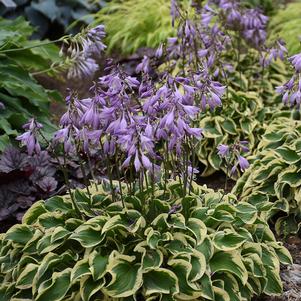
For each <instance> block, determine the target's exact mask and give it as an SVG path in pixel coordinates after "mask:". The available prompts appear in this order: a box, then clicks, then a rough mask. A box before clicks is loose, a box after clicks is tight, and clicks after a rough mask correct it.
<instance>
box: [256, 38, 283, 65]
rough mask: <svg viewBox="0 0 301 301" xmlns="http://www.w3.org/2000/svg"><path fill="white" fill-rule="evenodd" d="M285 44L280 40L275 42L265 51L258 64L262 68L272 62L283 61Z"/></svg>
mask: <svg viewBox="0 0 301 301" xmlns="http://www.w3.org/2000/svg"><path fill="white" fill-rule="evenodd" d="M287 52H288V51H287V49H286V46H285V42H284V41H283V40H282V39H279V40H277V41H276V42H275V43H274V45H273V46H272V47H269V48H267V49H266V51H265V52H263V55H262V56H261V58H260V64H261V65H262V66H264V67H266V66H269V65H270V64H271V62H272V61H276V60H277V59H280V60H282V61H284V59H285V56H286V55H287Z"/></svg>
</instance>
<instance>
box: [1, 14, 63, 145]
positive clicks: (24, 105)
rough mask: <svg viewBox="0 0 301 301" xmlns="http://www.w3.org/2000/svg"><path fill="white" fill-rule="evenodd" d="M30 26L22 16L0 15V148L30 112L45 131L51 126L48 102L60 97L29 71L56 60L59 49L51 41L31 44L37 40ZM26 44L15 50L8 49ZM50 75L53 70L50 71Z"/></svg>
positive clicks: (30, 116) (41, 68) (45, 67)
mask: <svg viewBox="0 0 301 301" xmlns="http://www.w3.org/2000/svg"><path fill="white" fill-rule="evenodd" d="M32 33H33V28H32V27H31V26H30V25H29V24H28V22H26V21H25V20H24V19H23V18H18V19H15V20H7V19H0V49H1V50H3V51H8V52H4V53H1V52H0V102H2V103H3V104H4V108H2V109H1V111H0V135H1V136H0V150H3V149H4V147H5V145H7V144H8V142H9V139H8V138H9V137H10V136H11V137H14V136H16V135H17V133H18V130H20V129H21V127H22V125H23V124H24V123H25V122H26V121H27V120H28V119H29V118H32V117H33V116H36V117H37V119H38V120H40V121H41V122H43V124H45V130H46V132H50V131H52V130H54V129H55V128H54V126H53V125H52V124H51V122H50V121H49V117H50V116H49V104H50V101H51V100H52V99H55V100H61V97H60V96H59V94H58V93H57V92H54V91H49V90H45V89H44V88H43V87H42V86H41V85H40V84H39V83H38V82H37V81H36V80H35V78H34V77H33V76H32V75H31V72H39V71H43V70H47V69H48V68H49V66H50V65H51V63H54V62H59V61H60V60H61V58H60V57H59V54H58V52H59V50H58V48H57V47H56V46H54V45H45V46H42V47H36V48H30V47H32V46H35V45H37V43H39V42H38V41H35V40H33V41H29V40H28V38H29V36H31V34H32ZM16 48H28V49H24V50H21V51H17V52H14V51H13V52H9V51H10V50H11V49H16ZM49 74H50V75H51V74H53V73H51V72H50V73H49Z"/></svg>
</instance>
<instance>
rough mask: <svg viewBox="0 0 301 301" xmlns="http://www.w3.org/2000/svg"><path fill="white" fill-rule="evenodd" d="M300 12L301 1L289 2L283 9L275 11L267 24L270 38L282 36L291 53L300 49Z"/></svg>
mask: <svg viewBox="0 0 301 301" xmlns="http://www.w3.org/2000/svg"><path fill="white" fill-rule="evenodd" d="M300 14H301V2H300V1H296V3H289V4H288V5H287V7H286V8H285V9H281V10H279V11H278V12H277V14H276V15H275V16H274V17H273V18H272V19H271V22H270V24H269V28H270V31H271V33H270V38H271V39H275V38H277V37H281V38H283V39H284V40H285V42H286V44H287V49H288V51H289V53H290V54H291V55H293V54H295V53H297V52H299V51H300V40H299V37H300V32H301V24H300Z"/></svg>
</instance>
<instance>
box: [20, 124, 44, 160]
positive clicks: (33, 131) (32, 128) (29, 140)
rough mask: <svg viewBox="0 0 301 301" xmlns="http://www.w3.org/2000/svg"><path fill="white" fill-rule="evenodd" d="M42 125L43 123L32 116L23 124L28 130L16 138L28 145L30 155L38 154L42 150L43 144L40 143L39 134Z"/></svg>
mask: <svg viewBox="0 0 301 301" xmlns="http://www.w3.org/2000/svg"><path fill="white" fill-rule="evenodd" d="M42 127H43V125H42V124H41V123H39V122H37V121H36V120H35V119H34V118H32V119H30V120H29V121H28V123H26V124H24V125H23V128H24V129H25V130H26V132H25V133H24V134H22V135H20V136H18V137H17V138H16V139H17V140H19V141H21V143H22V144H23V145H25V146H26V148H27V152H28V154H29V155H32V154H34V153H37V154H38V153H40V151H41V146H40V144H39V141H38V138H37V136H38V134H39V130H40V129H41V128H42Z"/></svg>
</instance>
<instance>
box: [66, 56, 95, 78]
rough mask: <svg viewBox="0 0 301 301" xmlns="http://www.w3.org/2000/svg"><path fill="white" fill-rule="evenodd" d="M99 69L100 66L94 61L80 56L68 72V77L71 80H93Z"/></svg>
mask: <svg viewBox="0 0 301 301" xmlns="http://www.w3.org/2000/svg"><path fill="white" fill-rule="evenodd" d="M98 68H99V67H98V64H97V63H96V61H95V60H94V59H92V58H90V57H86V56H85V55H83V54H80V55H78V56H77V57H76V59H74V63H73V64H72V65H71V67H70V68H69V70H68V73H67V77H68V78H69V79H72V78H75V79H81V78H92V77H93V76H94V74H95V72H96V71H97V70H98Z"/></svg>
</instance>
